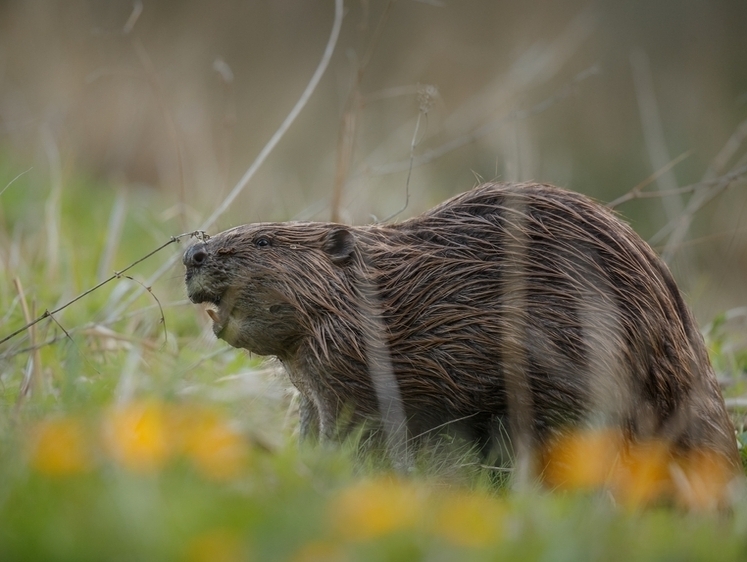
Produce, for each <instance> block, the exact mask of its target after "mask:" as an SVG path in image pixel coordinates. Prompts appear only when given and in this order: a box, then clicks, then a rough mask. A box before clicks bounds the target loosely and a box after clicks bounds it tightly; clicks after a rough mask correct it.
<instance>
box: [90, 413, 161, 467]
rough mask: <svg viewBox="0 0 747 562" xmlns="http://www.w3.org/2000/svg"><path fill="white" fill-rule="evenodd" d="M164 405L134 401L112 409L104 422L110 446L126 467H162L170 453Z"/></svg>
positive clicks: (116, 457)
mask: <svg viewBox="0 0 747 562" xmlns="http://www.w3.org/2000/svg"><path fill="white" fill-rule="evenodd" d="M165 421H166V420H165V413H164V408H163V406H162V405H160V404H158V403H157V402H152V401H141V402H132V403H130V404H127V405H126V406H124V407H121V408H116V409H114V410H112V411H110V412H109V414H108V415H107V417H106V420H105V423H104V438H105V443H106V446H107V449H108V450H109V452H110V454H111V455H112V457H114V459H116V460H117V461H118V462H119V463H121V464H122V465H123V466H124V467H125V468H128V469H130V470H134V471H136V472H150V471H153V470H156V469H159V468H161V467H162V466H163V465H164V464H165V462H166V461H167V460H168V457H169V455H170V453H171V448H170V446H169V439H168V435H167V431H166V424H165Z"/></svg>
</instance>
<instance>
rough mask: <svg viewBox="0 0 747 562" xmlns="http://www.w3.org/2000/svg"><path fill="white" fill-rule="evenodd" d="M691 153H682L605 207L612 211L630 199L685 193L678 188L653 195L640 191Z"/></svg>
mask: <svg viewBox="0 0 747 562" xmlns="http://www.w3.org/2000/svg"><path fill="white" fill-rule="evenodd" d="M692 153H693V150H692V149H690V150H688V151H687V152H683V153H682V154H680V155H679V156H678V157H677V158H675V159H674V160H672V161H671V162H669V163H668V164H667V165H665V166H664V167H662V168H661V169H659V170H657V171H656V172H654V173H653V174H651V175H650V176H649V177H647V178H646V179H645V180H643V181H642V182H641V183H639V184H638V185H636V186H635V187H634V188H633V189H631V190H630V191H628V192H627V193H626V194H624V195H621V196H620V197H618V198H617V199H615V200H614V201H612V202H610V203H607V207H609V208H610V209H614V208H615V207H617V206H618V205H622V204H623V203H627V202H628V201H630V200H632V199H642V198H648V197H666V196H668V195H674V194H681V193H685V191H683V189H679V188H675V189H673V190H668V189H660V190H659V191H658V192H655V193H651V192H647V193H642V192H641V190H643V189H644V188H646V187H648V186H649V185H651V184H652V183H653V182H655V181H656V180H657V179H658V178H659V176H661V175H662V174H665V173H667V172H669V170H671V169H672V168H674V167H675V166H676V165H677V164H679V163H680V162H682V161H683V160H684V159H685V158H687V157H688V156H690V155H691V154H692Z"/></svg>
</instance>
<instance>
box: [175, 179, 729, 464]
mask: <svg viewBox="0 0 747 562" xmlns="http://www.w3.org/2000/svg"><path fill="white" fill-rule="evenodd" d="M183 261H184V264H185V266H186V286H187V291H188V295H189V298H190V299H191V300H192V302H194V303H210V307H209V311H208V313H209V314H210V316H211V318H212V319H213V323H214V324H213V330H214V332H215V335H216V336H217V337H219V338H221V339H223V340H225V341H226V342H228V343H229V344H231V345H232V346H234V347H238V348H245V349H247V350H249V351H250V352H253V353H256V354H259V355H265V356H275V357H277V358H278V359H279V360H280V361H281V362H282V364H283V366H284V368H285V370H286V371H287V373H288V375H289V377H290V380H291V382H292V383H293V384H294V385H295V386H296V388H297V389H298V391H299V392H300V396H301V406H300V417H301V435H302V437H307V436H309V435H313V434H318V435H319V437H320V438H322V439H326V440H335V439H340V438H342V437H343V436H345V435H347V434H349V431H350V428H351V427H355V426H357V425H359V424H368V426H369V427H375V428H378V429H377V431H383V433H384V435H386V437H387V439H388V441H389V442H390V443H394V449H396V448H397V447H400V448H401V447H403V446H406V445H407V444H410V443H417V442H418V440H419V439H423V438H424V436H433V435H434V434H444V433H451V434H452V435H458V436H460V437H462V438H464V439H466V440H467V441H468V442H469V443H473V444H474V445H475V447H477V449H478V450H480V451H484V452H486V454H487V453H489V452H490V451H493V450H495V449H496V448H501V447H505V442H504V441H505V439H503V438H502V436H505V435H508V437H509V439H508V441H509V442H511V443H513V452H512V454H516V452H517V450H518V449H522V448H523V449H524V450H535V449H537V448H540V447H542V446H543V445H544V444H547V443H548V442H549V441H550V440H551V439H552V438H553V436H557V435H559V434H562V432H563V431H565V430H567V429H568V428H574V427H575V428H578V427H596V426H604V427H614V428H617V429H619V430H621V431H622V432H623V433H624V435H625V436H627V437H628V438H629V439H631V440H643V439H649V438H652V439H661V440H666V442H668V443H671V446H672V447H673V448H674V449H675V450H676V451H680V452H687V451H691V450H693V449H707V450H709V451H714V452H716V453H718V454H719V455H721V456H722V457H723V458H724V459H725V460H726V462H727V463H729V465H730V466H733V467H737V466H738V465H739V458H738V452H737V446H736V440H735V435H734V429H733V426H732V424H731V422H730V419H729V417H728V414H727V412H726V408H725V405H724V400H723V398H722V396H721V393H720V390H719V386H718V383H717V380H716V377H715V375H714V372H713V369H712V368H711V365H710V362H709V358H708V355H707V352H706V348H705V344H704V341H703V338H702V336H701V335H700V333H699V331H698V329H697V326H696V323H695V321H694V318H693V315H692V314H691V312H690V310H689V309H688V307H687V306H686V305H685V302H684V300H683V297H682V295H681V294H680V291H679V290H678V288H677V286H676V284H675V281H674V279H673V277H672V275H671V273H670V272H669V270H668V268H667V267H666V265H665V264H664V263H663V262H662V260H661V259H660V258H659V257H658V256H657V255H656V253H655V252H654V251H653V250H652V249H651V248H650V247H649V245H648V244H647V243H646V242H644V241H643V240H642V239H641V238H640V237H639V236H638V235H637V234H636V233H635V232H634V231H633V230H632V229H631V228H630V227H629V226H628V225H627V224H625V223H624V222H622V221H621V220H620V219H619V218H618V217H617V216H616V215H615V214H614V213H613V212H612V211H610V210H609V209H607V208H606V207H604V206H603V205H601V204H599V203H597V202H595V201H593V200H591V199H590V198H587V197H586V196H583V195H580V194H578V193H574V192H571V191H568V190H565V189H561V188H557V187H554V186H551V185H545V184H537V183H522V184H512V183H486V184H483V185H480V186H478V187H475V188H473V189H472V190H470V191H467V192H465V193H462V194H461V195H457V196H456V197H453V198H452V199H449V200H447V201H446V202H444V203H442V204H440V205H438V206H436V207H435V208H433V209H431V210H429V211H427V212H426V213H424V214H422V215H419V216H416V217H414V218H411V219H409V220H405V221H403V222H400V223H397V224H372V225H368V226H356V227H353V226H344V225H341V224H331V223H322V222H286V223H259V224H248V225H243V226H238V227H236V228H232V229H230V230H226V231H224V232H221V233H220V234H217V235H215V236H212V237H206V238H205V239H203V240H202V241H199V242H197V243H195V244H194V245H192V246H190V247H189V248H187V249H186V251H185V253H184V258H183ZM499 441H501V444H500V447H499V446H498V445H497V443H498V442H499ZM517 444H518V447H517ZM522 444H523V445H522Z"/></svg>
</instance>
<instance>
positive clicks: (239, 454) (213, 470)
mask: <svg viewBox="0 0 747 562" xmlns="http://www.w3.org/2000/svg"><path fill="white" fill-rule="evenodd" d="M192 420H193V421H192V423H190V424H187V425H185V426H184V427H183V431H185V434H184V435H183V436H182V438H183V439H184V451H185V454H186V455H187V456H188V457H189V458H190V460H192V462H193V463H194V464H195V466H196V467H197V469H198V470H199V471H200V473H202V474H203V475H204V476H205V477H207V478H211V479H214V480H228V479H231V478H235V477H236V476H238V475H239V474H240V472H241V470H242V469H243V468H244V466H245V465H246V460H247V456H248V448H247V445H246V442H245V441H244V439H243V438H242V437H241V435H240V434H239V433H237V432H236V431H234V430H233V429H231V428H230V427H229V426H228V424H227V422H226V420H224V419H222V418H221V417H220V416H218V415H217V414H216V413H214V412H210V411H202V412H198V413H196V415H195V416H194V417H193V418H192Z"/></svg>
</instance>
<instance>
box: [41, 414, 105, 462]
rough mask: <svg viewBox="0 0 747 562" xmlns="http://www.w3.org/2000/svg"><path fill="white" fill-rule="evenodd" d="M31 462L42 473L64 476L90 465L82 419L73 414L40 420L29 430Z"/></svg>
mask: <svg viewBox="0 0 747 562" xmlns="http://www.w3.org/2000/svg"><path fill="white" fill-rule="evenodd" d="M33 434H34V438H33V440H32V443H33V444H32V448H31V459H30V460H31V466H32V467H33V468H34V469H35V470H37V471H38V472H40V473H42V474H47V475H50V476H67V475H71V474H79V473H81V472H86V471H88V470H89V469H90V468H91V465H92V461H91V455H90V452H89V449H88V446H87V445H86V438H85V430H84V427H83V423H82V422H81V421H80V420H78V419H75V418H70V417H66V418H58V419H51V420H46V421H43V422H40V423H39V424H38V425H37V426H36V428H35V429H34V431H33Z"/></svg>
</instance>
